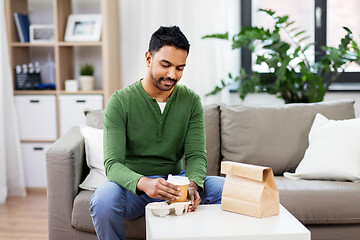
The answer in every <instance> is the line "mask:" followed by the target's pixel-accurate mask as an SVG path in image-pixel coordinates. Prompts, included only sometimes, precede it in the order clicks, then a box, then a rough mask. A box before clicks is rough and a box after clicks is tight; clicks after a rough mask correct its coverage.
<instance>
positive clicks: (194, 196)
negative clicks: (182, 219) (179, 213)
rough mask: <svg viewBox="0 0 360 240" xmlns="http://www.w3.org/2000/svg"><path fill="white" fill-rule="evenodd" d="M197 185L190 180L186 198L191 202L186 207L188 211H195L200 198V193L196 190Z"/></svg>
mask: <svg viewBox="0 0 360 240" xmlns="http://www.w3.org/2000/svg"><path fill="white" fill-rule="evenodd" d="M198 189H199V187H198V185H197V184H196V183H194V182H193V181H191V182H190V184H189V188H188V199H190V201H191V204H190V205H189V207H188V212H191V211H194V212H195V211H196V209H197V206H198V205H199V203H200V201H201V198H200V194H199V192H198Z"/></svg>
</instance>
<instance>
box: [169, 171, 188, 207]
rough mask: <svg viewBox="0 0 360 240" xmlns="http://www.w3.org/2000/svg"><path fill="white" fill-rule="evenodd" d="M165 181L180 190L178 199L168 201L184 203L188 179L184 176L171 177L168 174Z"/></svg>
mask: <svg viewBox="0 0 360 240" xmlns="http://www.w3.org/2000/svg"><path fill="white" fill-rule="evenodd" d="M167 181H168V182H169V183H172V184H174V185H177V186H178V187H179V188H180V192H181V195H180V196H179V199H177V200H173V201H170V203H174V202H186V199H187V192H188V187H189V183H190V181H189V179H188V178H187V177H185V176H173V175H171V174H169V176H168V180H167Z"/></svg>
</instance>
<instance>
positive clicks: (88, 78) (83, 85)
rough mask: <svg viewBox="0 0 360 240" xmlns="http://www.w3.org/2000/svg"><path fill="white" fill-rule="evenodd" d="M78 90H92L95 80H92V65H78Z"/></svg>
mask: <svg viewBox="0 0 360 240" xmlns="http://www.w3.org/2000/svg"><path fill="white" fill-rule="evenodd" d="M79 81H80V89H81V90H83V91H91V90H94V84H95V78H94V65H92V64H89V63H85V64H84V65H80V77H79Z"/></svg>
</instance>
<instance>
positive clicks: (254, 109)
mask: <svg viewBox="0 0 360 240" xmlns="http://www.w3.org/2000/svg"><path fill="white" fill-rule="evenodd" d="M317 113H321V114H322V115H324V116H326V117H327V118H329V119H334V120H343V119H352V118H354V117H355V114H354V101H352V100H341V101H332V102H321V103H312V104H286V105H277V106H245V105H238V106H227V105H223V104H221V105H208V106H204V116H205V128H206V137H207V138H206V148H207V158H208V167H207V174H208V175H221V174H220V164H221V161H224V160H228V161H237V162H243V163H249V164H254V165H261V166H268V167H271V168H272V169H273V172H274V175H275V179H276V183H277V187H278V189H279V194H280V203H281V204H282V205H283V206H284V207H285V208H286V209H288V210H289V211H290V212H291V213H292V214H293V215H294V216H295V217H296V218H297V219H298V220H299V221H300V222H302V223H303V224H304V225H305V226H306V227H307V228H308V229H309V230H310V231H311V237H312V239H313V240H320V239H327V240H328V239H339V240H346V239H359V236H360V205H359V203H360V183H357V182H351V181H332V180H303V179H300V180H294V179H291V178H287V177H284V176H283V174H284V172H294V171H295V169H296V168H297V166H298V165H299V163H300V162H301V160H302V158H303V156H304V153H305V151H306V149H307V147H308V145H309V142H308V134H309V131H310V129H311V126H312V123H313V121H314V118H315V115H316V114H317ZM103 114H104V112H103V110H96V111H88V112H87V114H86V119H87V125H89V126H91V127H94V128H102V119H103ZM84 149H85V143H84V138H83V136H82V134H81V132H80V130H79V127H73V128H72V129H71V130H69V131H68V132H67V133H66V134H65V135H64V136H62V137H61V138H59V139H58V140H57V141H56V142H55V143H54V144H53V145H52V146H51V147H50V148H49V149H48V151H47V152H46V167H47V198H48V222H49V226H48V227H49V239H66V240H70V239H76V240H80V239H87V240H89V239H97V237H96V234H95V230H94V227H93V224H92V221H91V217H90V212H89V207H90V198H91V195H92V194H93V191H91V190H84V189H81V188H79V184H80V183H81V182H82V181H83V180H84V179H85V177H86V176H87V174H88V173H89V168H88V166H87V164H86V158H85V155H86V153H85V150H84ZM239 191H241V189H239ZM125 227H126V232H127V237H128V239H144V238H146V231H145V218H144V217H140V218H138V219H134V220H130V221H126V223H125Z"/></svg>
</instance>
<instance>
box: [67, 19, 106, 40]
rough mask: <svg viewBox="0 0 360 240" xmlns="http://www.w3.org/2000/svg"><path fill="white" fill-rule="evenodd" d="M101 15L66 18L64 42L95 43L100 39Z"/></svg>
mask: <svg viewBox="0 0 360 240" xmlns="http://www.w3.org/2000/svg"><path fill="white" fill-rule="evenodd" d="M101 28H102V17H101V14H72V15H69V16H68V19H67V24H66V30H65V39H64V40H65V41H66V42H69V41H70V42H75V41H84V42H97V41H100V39H101Z"/></svg>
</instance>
